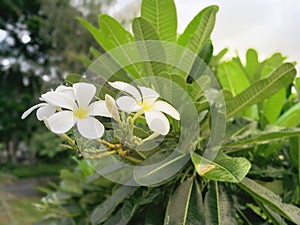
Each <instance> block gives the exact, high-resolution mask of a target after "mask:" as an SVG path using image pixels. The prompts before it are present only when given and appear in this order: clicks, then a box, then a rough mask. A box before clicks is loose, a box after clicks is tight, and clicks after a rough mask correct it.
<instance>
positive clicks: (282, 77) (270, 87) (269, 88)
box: [227, 63, 296, 118]
mask: <svg viewBox="0 0 300 225" xmlns="http://www.w3.org/2000/svg"><path fill="white" fill-rule="evenodd" d="M295 76H296V70H295V67H294V65H293V64H291V63H285V64H283V65H281V66H280V67H278V68H277V69H276V70H275V71H274V72H273V73H272V74H271V75H270V76H268V77H267V78H265V79H262V80H260V81H257V82H256V83H254V84H253V85H251V86H250V87H248V88H247V89H246V90H244V91H243V92H242V93H240V94H238V95H237V96H236V97H234V98H233V99H232V100H231V101H229V102H228V104H227V117H228V118H230V117H232V116H234V115H235V114H237V113H239V112H241V111H242V110H243V109H245V108H247V107H249V106H251V105H253V104H256V103H259V102H262V101H263V100H264V99H266V98H269V97H271V96H272V95H274V94H275V93H277V92H278V91H279V90H280V89H281V88H283V87H285V86H287V85H288V84H290V83H292V82H293V80H294V77H295Z"/></svg>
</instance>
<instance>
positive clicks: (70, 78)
mask: <svg viewBox="0 0 300 225" xmlns="http://www.w3.org/2000/svg"><path fill="white" fill-rule="evenodd" d="M81 80H82V76H81V75H80V74H76V73H69V74H68V75H67V77H66V79H65V81H66V82H67V84H68V85H70V86H72V85H73V84H75V83H78V82H79V81H81Z"/></svg>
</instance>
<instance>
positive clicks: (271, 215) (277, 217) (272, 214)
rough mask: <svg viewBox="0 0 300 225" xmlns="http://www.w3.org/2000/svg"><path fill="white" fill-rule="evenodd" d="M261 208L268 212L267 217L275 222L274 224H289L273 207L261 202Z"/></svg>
mask: <svg viewBox="0 0 300 225" xmlns="http://www.w3.org/2000/svg"><path fill="white" fill-rule="evenodd" d="M260 208H261V209H263V211H264V212H265V213H266V214H267V217H268V218H269V219H270V220H271V221H272V222H273V224H274V225H287V223H286V222H284V220H283V219H282V218H281V216H280V215H278V214H277V213H275V212H274V211H273V210H272V209H270V208H269V207H268V206H266V205H264V204H260Z"/></svg>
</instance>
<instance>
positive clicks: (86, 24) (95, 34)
mask: <svg viewBox="0 0 300 225" xmlns="http://www.w3.org/2000/svg"><path fill="white" fill-rule="evenodd" d="M77 20H78V21H79V22H80V23H81V24H82V25H83V26H84V27H85V28H86V29H87V30H88V31H89V32H90V33H91V34H92V35H93V37H94V38H95V40H96V41H97V42H98V44H99V45H100V46H101V47H103V45H102V35H101V34H100V33H101V32H100V30H98V29H97V28H96V27H94V26H93V25H92V24H90V23H89V22H87V21H86V20H84V19H82V18H77Z"/></svg>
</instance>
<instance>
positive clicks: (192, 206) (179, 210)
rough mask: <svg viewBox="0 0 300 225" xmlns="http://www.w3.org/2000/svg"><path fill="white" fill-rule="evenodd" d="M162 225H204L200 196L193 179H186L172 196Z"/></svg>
mask: <svg viewBox="0 0 300 225" xmlns="http://www.w3.org/2000/svg"><path fill="white" fill-rule="evenodd" d="M164 224H166V225H177V224H181V225H188V224H194V225H198V224H199V225H200V224H204V218H203V202H202V196H201V191H200V189H199V186H198V183H197V181H196V180H195V179H193V178H189V179H187V180H186V181H184V182H183V183H182V184H180V186H179V187H178V188H177V189H176V190H175V192H174V193H173V194H172V196H171V197H170V199H169V203H168V207H167V211H166V215H165V222H164Z"/></svg>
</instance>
